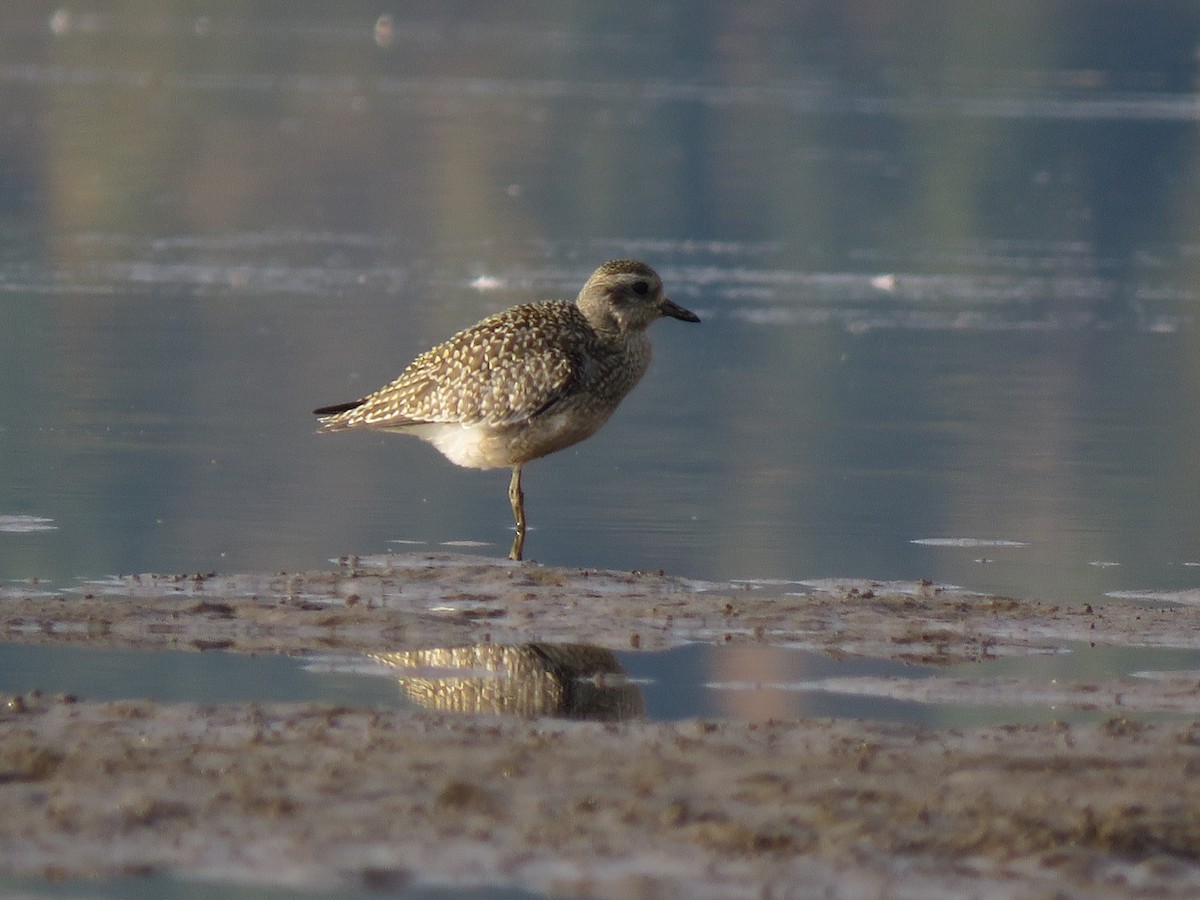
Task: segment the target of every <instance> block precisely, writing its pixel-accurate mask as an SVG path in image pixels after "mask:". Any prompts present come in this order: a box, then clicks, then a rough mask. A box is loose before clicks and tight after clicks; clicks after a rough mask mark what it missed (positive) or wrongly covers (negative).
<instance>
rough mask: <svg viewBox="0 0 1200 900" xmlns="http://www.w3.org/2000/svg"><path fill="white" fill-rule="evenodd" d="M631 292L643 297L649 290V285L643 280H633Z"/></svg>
mask: <svg viewBox="0 0 1200 900" xmlns="http://www.w3.org/2000/svg"><path fill="white" fill-rule="evenodd" d="M633 292H634V293H635V294H637V295H638V296H639V297H645V296H646V294H648V293H649V292H650V285H648V284H646V282H644V281H635V282H634V283H633Z"/></svg>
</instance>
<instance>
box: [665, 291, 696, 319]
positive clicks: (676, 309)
mask: <svg viewBox="0 0 1200 900" xmlns="http://www.w3.org/2000/svg"><path fill="white" fill-rule="evenodd" d="M659 309H661V310H662V314H663V315H664V316H670V317H671V318H672V319H678V320H679V321H681V322H699V321H700V317H699V316H698V315H696V314H695V313H694V312H692V311H691V310H690V309H684V308H683V307H682V306H680V305H679V304H678V303H675V302H674V301H672V300H668V299H667V298H666V297H663V302H662V306H660V307H659Z"/></svg>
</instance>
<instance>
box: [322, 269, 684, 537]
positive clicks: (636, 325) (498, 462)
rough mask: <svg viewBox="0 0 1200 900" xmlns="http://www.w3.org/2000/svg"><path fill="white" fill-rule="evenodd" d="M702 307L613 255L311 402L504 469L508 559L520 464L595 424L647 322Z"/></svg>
mask: <svg viewBox="0 0 1200 900" xmlns="http://www.w3.org/2000/svg"><path fill="white" fill-rule="evenodd" d="M664 317H668V318H672V319H678V320H680V321H682V322H699V321H700V317H699V316H697V315H696V314H695V313H694V312H692V311H690V310H688V309H684V308H683V307H682V306H680V305H679V304H677V303H675V302H674V301H672V300H670V299H669V298H668V297H667V296H666V294H665V293H664V290H663V283H662V279H661V278H660V277H659V275H658V273H657V272H655V271H654V270H653V269H652V268H650V266H648V265H647V264H646V263H644V262H641V261H640V260H633V259H614V260H609V261H608V262H606V263H604V264H603V265H601V266H600V267H599V268H597V269H596V271H595V272H593V273H592V275H591V277H589V278H588V279H587V281H586V282H585V283H584V285H583V288H582V289H581V290H580V291H579V296H578V297H576V299H575V302H573V303H572V302H570V301H566V300H547V301H542V302H537V303H526V304H522V305H520V306H514V307H511V308H509V309H506V310H504V311H503V312H498V313H496V314H494V315H491V316H488V317H487V318H485V319H483V320H481V321H480V322H478V323H476V324H475V325H472V326H471V327H469V328H465V329H463V330H462V331H460V332H458V333H457V334H455V335H453V336H452V337H450V338H449V339H448V340H446V341H444V342H443V343H441V344H438V345H437V346H436V347H433V348H432V349H430V350H427V351H425V352H424V353H422V354H421V355H420V356H418V357H417V358H416V359H415V360H413V361H412V362H411V363H410V364H409V365H408V367H407V368H406V369H405V370H404V371H403V372H402V373H401V374H400V376H399V377H398V378H396V379H395V380H394V381H392V382H391V383H390V384H387V385H385V386H383V387H381V388H380V389H379V390H377V391H375V392H374V393H371V394H368V395H367V396H365V397H362V398H360V399H358V400H352V401H350V402H349V403H336V404H333V405H331V406H322V407H319V408H317V409H315V410H313V412H314V414H316V415H317V416H319V417H320V429H319V430H320V431H322V432H331V431H347V430H352V429H375V430H380V431H391V432H399V433H401V434H411V435H414V436H415V437H418V438H420V439H422V440H424V441H427V442H429V443H430V444H432V445H433V446H434V447H435V448H437V449H438V450H439V451H440V452H441V453H442V455H443V456H445V457H446V458H447V459H448V460H450V462H452V463H455V464H456V465H459V466H465V467H467V468H473V469H498V468H509V469H511V470H512V476H511V478H510V480H509V487H508V499H509V502H510V504H511V505H512V513H513V518H514V520H515V523H516V536H515V538H514V539H513V543H512V547H511V549H510V550H509V558H510V559H514V560H520V559H522V555H523V553H524V547H525V530H526V521H525V494H524V492H523V490H522V488H521V470H522V467H523V466H524V465H525V464H526V463H528V462H530V461H531V460H535V459H539V458H541V457H543V456H546V455H547V454H549V453H554V452H555V451H557V450H562V449H564V448H565V447H570V446H571V445H572V444H576V443H578V442H579V441H582V440H584V439H585V438H588V437H590V436H591V435H593V434H595V433H596V432H597V431H598V430H599V429H600V428H601V426H603V425H604V423H605V422H607V421H608V419H609V417H610V416H611V415H612V413H613V411H614V410H615V409H616V408H617V406H618V405H619V404H620V402H621V401H622V400H623V399H624V398H625V396H626V395H627V394H628V393H629V392H630V391H631V390H633V388H634V386H635V385H637V383H638V382H639V381H640V380H641V378H642V376H643V375H644V374H645V372H646V368H647V367H648V366H649V364H650V356H651V347H650V340H649V338H648V337H647V335H646V329H647V328H648V327H649V326H650V325H652V324H653V323H654V322H655V321H657V320H658V319H661V318H664Z"/></svg>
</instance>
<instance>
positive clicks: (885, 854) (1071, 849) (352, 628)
mask: <svg viewBox="0 0 1200 900" xmlns="http://www.w3.org/2000/svg"><path fill="white" fill-rule="evenodd" d="M1198 617H1200V616H1198V613H1197V609H1196V608H1195V607H1193V606H1190V605H1184V604H1179V605H1170V604H1160V605H1158V606H1153V607H1151V606H1145V605H1137V604H1132V603H1123V602H1114V603H1113V604H1110V605H1106V606H1104V607H1099V606H1092V607H1085V608H1081V609H1066V608H1061V607H1058V606H1055V605H1054V604H1049V603H1044V602H1041V601H1038V600H1019V599H1013V598H999V597H984V596H979V595H975V594H970V593H967V592H961V591H954V590H949V589H945V588H940V587H938V586H935V585H928V584H907V585H905V584H894V585H882V584H872V583H868V582H860V581H853V582H851V581H847V582H842V583H835V582H825V583H821V584H815V583H814V584H796V585H788V586H785V587H783V588H780V587H779V586H773V587H771V588H769V589H767V588H762V587H757V586H748V585H710V584H704V585H702V584H697V583H694V582H689V581H687V580H685V579H678V578H670V577H666V576H661V575H656V574H630V573H609V572H595V571H578V570H561V569H550V568H543V567H538V566H533V565H512V564H508V563H500V562H495V561H491V560H483V559H478V558H472V557H460V556H449V555H442V556H410V557H374V558H363V559H352V560H345V561H344V562H343V564H342V565H340V566H339V567H338V568H337V569H335V570H333V571H326V572H313V573H303V574H286V575H263V576H256V575H247V576H216V575H196V576H151V575H142V576H131V577H127V578H120V579H112V580H110V581H105V582H102V583H96V584H89V585H85V586H83V587H82V588H81V589H79V590H78V591H72V592H69V593H58V592H53V591H43V590H41V588H40V586H36V585H27V586H9V587H6V588H4V589H3V590H2V591H0V639H3V640H5V641H9V642H19V643H24V644H48V643H79V644H86V645H89V646H108V647H126V648H141V649H192V650H204V649H211V648H221V649H226V650H232V651H237V652H273V653H303V652H328V651H331V650H334V651H338V652H342V651H345V652H351V653H364V654H369V655H373V656H376V657H377V658H378V657H380V656H381V655H387V654H391V658H392V660H393V662H394V664H397V665H400V664H407V663H408V661H410V660H411V659H413V658H414V657H413V655H412V654H413V652H414V651H422V650H428V648H454V647H458V648H463V647H468V646H474V647H484V648H489V647H491V648H494V647H495V646H497V645H519V644H528V643H530V642H544V643H546V644H547V645H549V646H554V645H557V644H563V643H578V644H587V645H588V646H589V647H591V648H593V651H598V655H595V656H594V657H592V661H593V662H595V661H596V660H601V664H603V663H602V659H603V652H602V651H604V650H606V649H607V650H613V649H623V650H626V649H631V648H635V649H636V648H643V649H657V648H664V647H669V646H675V645H677V644H679V643H682V642H685V641H707V642H712V643H743V642H759V643H766V644H788V645H790V646H803V647H807V648H810V649H817V650H821V651H823V652H826V653H832V654H863V655H869V656H877V657H882V658H890V659H902V660H913V661H920V662H923V663H928V664H935V665H936V664H940V663H949V662H954V661H961V660H965V659H967V660H969V659H982V658H991V657H995V656H1001V655H1003V656H1015V655H1020V654H1022V653H1030V652H1046V651H1047V650H1053V649H1055V648H1057V647H1061V646H1062V645H1064V644H1065V643H1070V642H1080V641H1085V642H1088V643H1096V644H1098V645H1110V646H1128V647H1135V646H1138V647H1141V646H1161V647H1178V648H1187V649H1195V648H1196V646H1197V645H1200V627H1198V626H1200V621H1197V619H1198ZM593 651H588V652H589V653H591V652H593ZM473 652H479V651H473ZM585 655H586V654H585ZM514 658H515V657H514ZM521 658H522V659H523V658H524V657H521ZM540 658H541V659H542V661H543V662H544V661H545V659H546V658H550V659H551V661H552V662H555V660H554V659H553V653H549V654H548V653H545V652H543V653H541V654H540ZM559 662H561V661H559ZM879 681H880V680H877V682H876V683H871V684H863V683H858V682H855V681H854V680H853V679H847V680H845V683H843V684H841V686H840V687H841V689H842V690H845V691H847V692H854V691H864V690H869V691H874V692H879V691H881V690H892V691H894V692H897V695H898V694H903V693H904V692H906V691H907V692H911V691H913V690H917V689H920V690H924V691H927V692H929V695H930V697H931V699H930V701H929V702H944V700H945V698H946V697H951V698H954V697H959V698H961V697H962V696H964V695H966V694H969V693H970V692H975V696H987V697H989V698H992V699H993V700H997V699H999V698H1003V697H1004V696H1005V695H1006V694H1012V695H1013V696H1017V695H1020V692H1021V691H1022V690H1028V686H1022V685H1021V683H1020V679H1008V680H1003V679H1001V680H995V681H993V682H991V683H984V684H980V683H973V682H969V681H963V680H961V679H958V680H956V679H937V678H934V679H927V680H926V681H923V682H920V683H919V685H920V687H919V688H918V687H916V686H913V685H908V684H906V683H899V682H897V683H895V684H892V685H891V686H890V687H889V686H888V683H887V680H886V679H884V680H882V687H881V684H880V683H879ZM553 689H554V684H553V683H547V684H546V685H543V686H542V687H539V691H540V692H541V693H540V694H539V696H541V695H542V694H545V693H546V692H547V691H550V692H551V693H552V692H553ZM1043 690H1046V691H1049V690H1050V689H1049V688H1046V687H1045V686H1043ZM1198 696H1200V690H1198V689H1197V683H1196V679H1194V678H1192V677H1191V676H1190V675H1189V674H1187V673H1183V674H1180V675H1178V676H1177V677H1169V678H1161V679H1140V680H1136V681H1134V680H1120V681H1118V682H1113V683H1087V682H1084V681H1080V682H1079V683H1075V684H1057V683H1056V684H1055V685H1054V686H1053V691H1052V692H1050V693H1047V694H1044V695H1043V699H1044V700H1045V702H1053V703H1062V704H1066V705H1071V704H1075V705H1081V706H1086V705H1087V704H1090V707H1088V708H1092V709H1096V710H1099V711H1100V712H1101V713H1102V720H1101V722H1100V724H1097V725H1066V724H1050V725H1042V726H1021V727H1003V728H1001V727H992V728H974V729H969V730H961V731H956V730H931V729H924V728H918V727H911V726H901V725H887V724H879V723H869V722H860V721H853V720H836V721H834V720H826V719H802V720H796V721H787V722H768V723H758V724H753V723H736V722H719V721H687V722H682V723H671V724H661V723H651V722H646V721H643V720H640V719H638V718H636V717H635V718H633V719H632V720H628V719H627V718H626V716H624V715H621V716H614V717H613V721H607V722H572V721H563V720H560V719H552V718H530V717H529V710H530V709H539V708H540V707H529V706H514V707H513V708H512V709H511V710H510V711H512V712H518V713H523V714H522V715H507V716H501V715H461V714H455V713H451V712H445V711H438V710H434V709H431V710H422V711H417V712H410V711H403V710H396V711H381V710H368V709H351V708H340V707H330V706H322V705H316V704H291V705H286V704H225V705H208V706H203V705H196V704H165V703H154V702H149V701H142V700H128V701H120V702H112V703H97V702H91V701H88V700H87V698H78V699H77V698H57V699H56V698H46V697H39V696H23V697H7V698H3V700H4V702H3V704H0V802H2V803H3V805H4V808H5V810H6V813H7V814H6V816H5V817H3V818H2V819H0V871H3V872H4V873H5V874H11V875H42V876H49V877H58V878H63V877H102V876H112V875H117V874H125V873H146V872H156V871H163V872H173V873H182V874H185V875H193V876H203V877H207V878H212V877H215V878H220V879H229V880H233V881H251V882H264V881H265V882H269V883H274V884H281V885H292V886H310V887H311V886H323V887H328V886H339V885H355V886H359V887H363V886H366V887H377V888H385V889H387V888H398V887H402V886H404V885H409V884H460V885H469V884H470V885H478V884H511V885H518V886H522V887H526V888H530V889H534V890H539V891H544V892H549V893H554V894H556V895H563V896H603V897H614V898H618V897H641V896H711V897H743V896H744V897H759V896H783V895H795V894H817V895H820V896H831V897H862V896H893V897H894V896H901V897H903V896H912V897H924V896H942V895H950V896H986V897H1027V896H1031V895H1032V896H1040V895H1045V896H1079V897H1084V896H1088V897H1096V896H1112V897H1118V896H1120V897H1127V896H1138V895H1142V896H1156V897H1158V896H1179V897H1184V896H1193V895H1194V894H1195V893H1196V892H1197V891H1198V890H1200V813H1198V812H1197V810H1200V787H1198V786H1200V777H1198V776H1200V722H1198V721H1193V720H1192V718H1191V716H1193V715H1194V714H1195V713H1196V711H1197V710H1200V703H1198V701H1197V697H1198ZM909 699H912V698H911V697H910V698H909ZM918 699H919V698H918ZM429 705H435V704H429ZM627 711H628V710H626V712H627ZM1110 711H1111V715H1109V712H1110ZM1146 711H1157V712H1159V713H1162V712H1167V713H1173V714H1175V715H1174V716H1173V717H1172V718H1170V719H1168V720H1165V721H1156V722H1149V721H1145V720H1144V719H1141V718H1139V717H1138V714H1139V713H1142V712H1146ZM618 719H620V721H618ZM98 775H100V776H102V777H97V776H98Z"/></svg>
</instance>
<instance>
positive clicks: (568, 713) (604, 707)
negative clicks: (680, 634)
mask: <svg viewBox="0 0 1200 900" xmlns="http://www.w3.org/2000/svg"><path fill="white" fill-rule="evenodd" d="M372 658H373V659H377V660H379V661H380V662H382V663H384V664H386V665H388V666H391V667H392V668H394V669H396V670H397V674H398V677H399V680H400V685H401V687H403V688H404V691H405V693H407V694H408V696H409V697H410V698H411V699H412V700H413V701H414V702H416V703H419V704H420V705H421V706H424V707H427V708H429V709H441V710H446V711H449V712H464V713H495V714H500V715H516V716H557V717H559V718H567V719H596V720H600V721H619V720H622V719H632V718H634V717H636V716H640V715H642V714H643V713H644V712H645V703H644V702H643V700H642V694H641V692H640V691H639V690H638V689H637V687H636V686H634V685H632V684H630V683H629V681H628V679H627V678H626V676H625V672H624V670H622V669H621V666H620V663H618V662H617V658H616V656H615V655H613V653H612V651H611V650H604V649H601V648H600V647H590V646H587V645H584V644H520V645H515V646H504V645H501V644H477V645H475V646H473V647H446V648H432V649H427V650H403V651H397V652H393V653H376V654H372Z"/></svg>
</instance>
